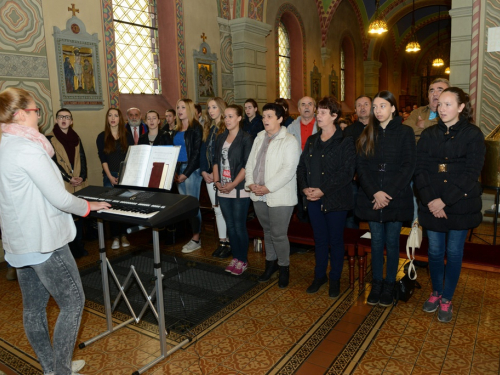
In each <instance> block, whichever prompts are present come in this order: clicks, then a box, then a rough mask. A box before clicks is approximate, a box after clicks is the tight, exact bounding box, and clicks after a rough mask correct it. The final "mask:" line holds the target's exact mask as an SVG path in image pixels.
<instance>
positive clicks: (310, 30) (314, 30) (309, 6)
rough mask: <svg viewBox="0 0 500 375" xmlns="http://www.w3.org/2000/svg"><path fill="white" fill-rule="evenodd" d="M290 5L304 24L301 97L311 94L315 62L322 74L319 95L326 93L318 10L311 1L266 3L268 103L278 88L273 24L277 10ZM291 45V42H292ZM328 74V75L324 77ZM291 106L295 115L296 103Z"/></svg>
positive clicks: (296, 0) (326, 86) (281, 0)
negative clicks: (303, 78) (303, 77)
mask: <svg viewBox="0 0 500 375" xmlns="http://www.w3.org/2000/svg"><path fill="white" fill-rule="evenodd" d="M285 2H286V3H290V4H292V5H293V6H294V7H295V8H296V9H297V11H298V14H300V17H301V19H302V22H303V24H304V32H305V35H303V38H305V50H306V63H305V70H306V72H305V73H306V74H305V92H304V93H303V95H301V96H304V95H310V94H311V76H310V74H311V71H312V70H313V67H314V64H313V62H314V61H316V66H317V67H318V68H319V69H320V72H321V73H322V74H323V77H322V82H321V83H322V84H321V93H322V95H325V94H326V93H327V92H328V84H327V80H325V78H324V77H325V73H323V72H322V63H321V30H320V25H319V20H318V9H317V7H316V4H315V3H314V1H313V0H307V1H303V0H288V1H283V0H279V1H268V2H267V9H266V23H268V24H269V25H271V26H272V30H271V33H270V34H269V35H268V36H267V38H266V47H267V54H266V66H267V72H266V74H267V82H268V84H267V99H268V101H274V99H276V97H277V91H278V87H279V83H278V79H277V77H276V64H277V62H278V58H277V56H276V52H275V40H276V34H277V32H278V31H277V30H275V27H274V24H275V20H276V16H277V12H278V9H279V8H280V7H281V5H283V4H284V3H285ZM292 43H293V41H292ZM328 74H329V70H328V73H327V74H326V75H328ZM290 104H291V111H292V113H297V109H296V106H297V103H295V102H293V103H290Z"/></svg>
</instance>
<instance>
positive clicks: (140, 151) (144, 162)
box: [120, 145, 152, 186]
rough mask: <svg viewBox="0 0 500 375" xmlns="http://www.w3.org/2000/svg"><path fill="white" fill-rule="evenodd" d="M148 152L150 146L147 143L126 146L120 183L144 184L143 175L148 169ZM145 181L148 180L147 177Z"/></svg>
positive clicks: (149, 151)
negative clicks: (123, 169)
mask: <svg viewBox="0 0 500 375" xmlns="http://www.w3.org/2000/svg"><path fill="white" fill-rule="evenodd" d="M150 154H151V146H149V145H137V146H130V147H129V148H128V151H127V157H126V158H125V162H126V166H125V172H124V173H123V179H122V180H121V181H120V184H121V185H128V186H144V176H145V175H146V172H147V171H148V169H147V168H148V161H149V158H150ZM151 168H152V165H151ZM149 174H151V169H149ZM147 181H149V177H148V179H147Z"/></svg>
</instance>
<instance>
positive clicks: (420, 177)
mask: <svg viewBox="0 0 500 375" xmlns="http://www.w3.org/2000/svg"><path fill="white" fill-rule="evenodd" d="M447 131H448V129H447V127H446V125H445V124H443V122H442V121H441V120H439V121H438V124H437V125H434V126H431V127H429V128H427V129H425V130H424V131H423V132H422V134H421V136H420V141H418V145H417V167H416V169H415V184H416V186H417V189H418V192H419V194H420V206H419V213H418V218H419V222H420V224H421V225H422V226H423V227H425V228H427V229H430V230H433V231H436V232H447V231H449V230H465V229H469V228H474V227H477V226H478V225H479V224H480V223H481V221H482V214H481V209H482V201H481V194H482V189H481V184H480V183H479V181H478V179H479V176H480V174H481V169H482V168H483V163H484V155H485V153H486V148H485V144H484V136H483V133H482V132H481V130H480V129H479V128H478V127H477V126H476V125H473V124H470V123H468V122H467V120H466V119H460V120H459V121H458V122H457V123H456V124H455V125H453V126H451V127H450V128H449V133H448V134H446V132H447ZM440 164H445V165H446V169H447V172H439V165H440ZM443 168H444V167H442V169H443ZM437 198H441V200H442V201H443V202H444V203H445V204H446V206H445V208H444V212H445V213H446V216H448V219H438V218H436V217H434V215H433V214H432V213H431V212H430V211H429V208H428V207H427V204H428V203H429V202H431V201H432V200H434V199H437Z"/></svg>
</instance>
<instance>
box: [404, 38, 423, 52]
mask: <svg viewBox="0 0 500 375" xmlns="http://www.w3.org/2000/svg"><path fill="white" fill-rule="evenodd" d="M418 51H420V44H419V43H418V42H417V41H416V40H412V41H410V42H408V44H407V45H406V52H418Z"/></svg>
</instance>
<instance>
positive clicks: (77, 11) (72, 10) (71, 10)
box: [68, 4, 80, 17]
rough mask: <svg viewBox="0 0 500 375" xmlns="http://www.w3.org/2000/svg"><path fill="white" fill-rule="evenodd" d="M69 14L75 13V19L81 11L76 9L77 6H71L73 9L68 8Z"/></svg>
mask: <svg viewBox="0 0 500 375" xmlns="http://www.w3.org/2000/svg"><path fill="white" fill-rule="evenodd" d="M68 12H73V17H74V16H76V13H80V9H76V8H75V4H71V8H70V7H68Z"/></svg>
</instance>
